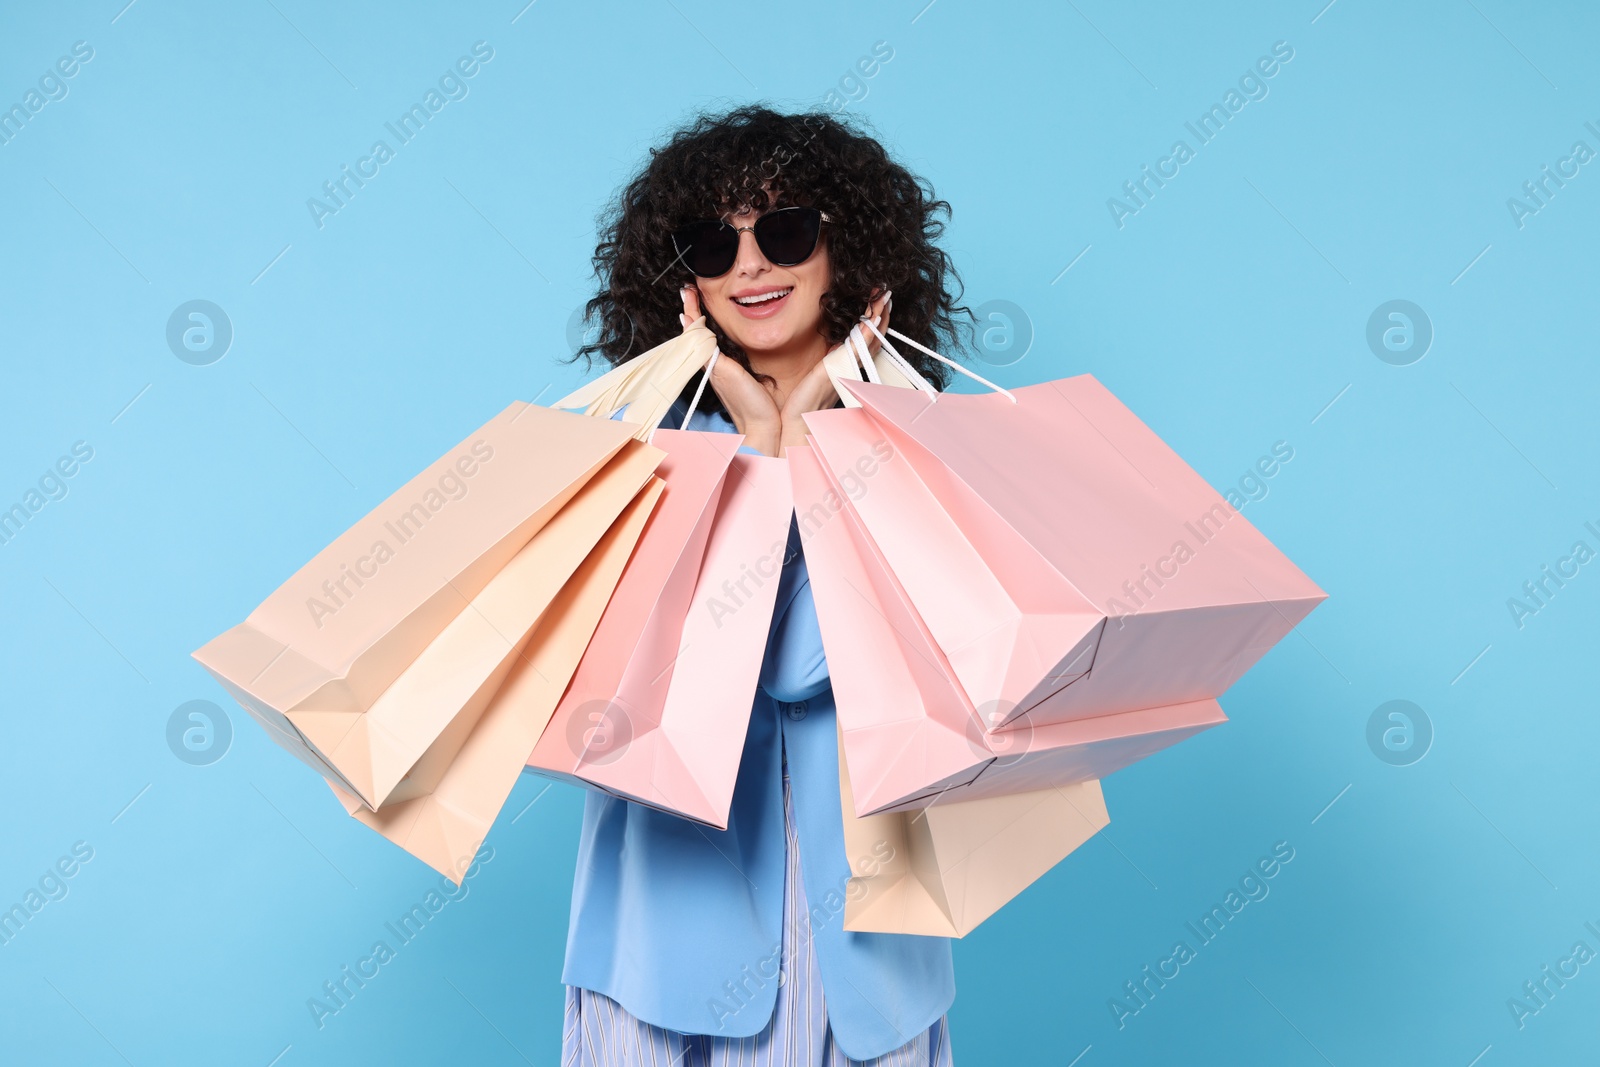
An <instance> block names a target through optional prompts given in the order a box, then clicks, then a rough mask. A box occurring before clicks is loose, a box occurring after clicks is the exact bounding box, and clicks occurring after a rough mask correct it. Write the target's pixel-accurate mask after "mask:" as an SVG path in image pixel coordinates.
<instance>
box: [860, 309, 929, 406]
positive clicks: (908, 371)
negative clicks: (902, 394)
mask: <svg viewBox="0 0 1600 1067" xmlns="http://www.w3.org/2000/svg"><path fill="white" fill-rule="evenodd" d="M861 321H862V322H863V323H865V324H866V327H867V329H869V330H871V331H872V332H873V334H874V335H875V336H876V337H877V338H878V351H879V352H881V353H882V354H883V355H885V356H887V357H888V359H889V362H890V363H893V364H894V365H895V368H896V369H897V370H899V371H900V373H901V374H903V375H905V378H906V381H908V382H910V383H911V384H912V385H913V386H914V387H916V388H917V389H919V390H921V391H922V392H924V393H927V394H928V399H929V400H931V401H933V402H934V403H938V401H939V390H937V389H935V388H934V387H933V383H932V382H930V381H928V379H926V378H924V377H923V376H922V374H921V372H919V371H918V370H917V368H915V367H913V366H912V365H911V362H910V360H908V359H906V357H904V356H902V355H901V354H900V350H899V349H897V348H895V346H894V345H892V344H890V343H889V339H888V338H887V337H885V336H883V334H882V333H881V332H879V330H878V327H877V324H876V323H874V322H873V321H872V320H870V319H866V318H863V319H862V320H861Z"/></svg>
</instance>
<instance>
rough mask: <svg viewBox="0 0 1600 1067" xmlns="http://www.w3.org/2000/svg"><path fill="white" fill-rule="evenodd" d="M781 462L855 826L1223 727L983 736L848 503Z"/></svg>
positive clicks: (1176, 717) (810, 460)
mask: <svg viewBox="0 0 1600 1067" xmlns="http://www.w3.org/2000/svg"><path fill="white" fill-rule="evenodd" d="M786 454H787V456H788V459H789V464H790V476H791V479H792V481H793V483H794V494H795V496H794V500H795V512H796V515H797V517H798V521H799V526H800V536H801V538H802V541H803V543H804V545H805V553H806V565H807V570H808V571H809V573H810V576H811V589H812V594H813V596H814V598H815V600H816V607H817V620H818V624H819V626H820V628H821V631H822V643H823V650H824V652H825V653H826V655H827V657H828V670H829V674H830V675H831V677H832V683H833V692H834V700H835V703H836V705H837V707H838V719H839V726H840V730H841V736H842V738H843V746H844V747H843V752H844V756H845V759H846V761H847V763H848V767H849V775H850V781H851V784H852V789H853V798H854V803H855V814H856V815H857V816H867V815H873V814H877V813H881V812H888V811H903V810H907V809H910V808H915V807H918V806H926V805H928V804H931V803H935V802H955V801H965V800H969V799H978V798H982V797H992V796H1003V795H1009V794H1014V793H1021V792H1027V791H1031V790H1037V789H1042V788H1047V787H1050V786H1058V785H1066V784H1069V783H1073V782H1082V781H1089V780H1094V779H1101V778H1104V777H1105V776H1106V775H1108V774H1110V773H1112V772H1113V771H1116V770H1119V769H1121V768H1122V767H1125V766H1127V765H1128V764H1130V763H1132V762H1134V761H1135V760H1138V759H1142V758H1143V757H1145V756H1147V755H1150V754H1152V753H1154V752H1157V751H1159V750H1161V749H1163V748H1166V747H1168V746H1170V745H1173V744H1176V743H1177V742H1178V741H1181V740H1183V739H1184V738H1187V737H1190V736H1193V735H1194V734H1196V733H1198V732H1199V731H1201V730H1204V729H1206V728H1208V727H1210V726H1214V725H1216V724H1217V723H1220V722H1224V721H1226V717H1225V716H1224V715H1223V714H1222V710H1221V708H1220V707H1218V706H1217V703H1216V701H1215V700H1199V701H1189V702H1182V703H1176V704H1173V705H1167V706H1158V707H1153V708H1142V709H1138V710H1134V711H1126V712H1121V713H1117V714H1108V715H1102V716H1098V717H1095V718H1092V719H1086V720H1083V721H1076V722H1066V723H1060V724H1052V725H1049V726H1042V725H1041V726H1034V725H1032V724H1028V723H1025V724H1023V725H1022V726H1021V727H1020V728H1013V729H1008V730H999V731H991V730H990V729H989V728H988V726H989V724H988V723H987V722H986V721H985V720H984V719H983V717H981V716H980V714H979V711H978V709H977V708H975V707H974V706H973V704H972V701H971V700H970V699H969V698H968V697H967V695H966V693H965V691H964V690H963V689H962V687H961V685H960V684H959V682H958V680H957V678H956V676H955V672H954V670H953V669H952V668H951V665H950V662H949V660H948V658H947V657H946V656H945V655H944V653H943V652H942V651H941V650H940V648H939V646H938V644H937V642H936V641H935V640H934V639H933V635H932V634H931V632H930V631H929V629H928V627H927V626H926V625H925V624H924V622H923V620H922V617H921V616H920V615H919V614H918V612H917V610H916V608H915V607H914V606H913V605H912V603H911V601H910V598H909V597H908V596H907V594H906V592H905V590H904V589H903V588H902V587H901V586H900V584H899V582H898V581H897V579H896V575H895V573H894V572H893V571H891V570H890V568H889V567H888V565H887V563H886V561H885V559H884V557H883V556H882V555H881V554H880V553H879V552H878V551H877V549H876V546H875V545H874V543H873V542H872V541H871V540H870V539H869V538H867V537H866V536H865V534H864V531H863V530H862V529H861V527H860V525H859V524H858V519H857V518H856V516H855V513H854V511H853V508H852V507H851V502H850V496H851V489H850V488H848V487H847V486H846V485H845V484H844V483H834V482H832V481H830V479H829V478H828V474H827V470H826V468H825V467H824V466H823V464H822V462H821V461H820V459H819V458H818V457H817V456H816V455H815V453H814V451H813V450H812V449H809V448H800V447H793V446H791V447H790V448H789V449H788V450H787V453H786ZM866 492H867V494H870V493H871V492H872V490H871V489H868V490H867V491H866ZM858 498H859V494H858Z"/></svg>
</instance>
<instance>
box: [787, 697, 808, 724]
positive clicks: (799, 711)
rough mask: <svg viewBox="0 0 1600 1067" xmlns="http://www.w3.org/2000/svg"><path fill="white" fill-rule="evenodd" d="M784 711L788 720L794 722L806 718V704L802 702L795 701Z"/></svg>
mask: <svg viewBox="0 0 1600 1067" xmlns="http://www.w3.org/2000/svg"><path fill="white" fill-rule="evenodd" d="M785 710H786V712H787V714H788V716H789V718H790V719H792V720H794V721H795V722H799V721H800V720H801V719H803V718H805V717H806V702H805V701H804V700H801V701H797V702H796V703H793V704H790V705H789V706H788V707H787V708H786V709H785Z"/></svg>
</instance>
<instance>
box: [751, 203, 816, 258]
mask: <svg viewBox="0 0 1600 1067" xmlns="http://www.w3.org/2000/svg"><path fill="white" fill-rule="evenodd" d="M755 231H756V241H757V243H758V244H760V246H761V251H762V252H764V253H765V254H766V257H767V258H768V259H770V260H772V262H774V263H776V264H777V265H778V266H780V267H792V266H794V265H795V264H796V263H803V262H805V260H807V259H809V258H810V256H811V253H812V252H814V251H815V250H816V247H817V235H818V234H819V233H821V232H822V213H821V212H820V211H818V210H817V209H816V208H810V207H790V208H781V209H779V210H777V211H771V212H768V213H767V214H765V215H763V216H761V218H760V219H758V220H757V221H756V225H755Z"/></svg>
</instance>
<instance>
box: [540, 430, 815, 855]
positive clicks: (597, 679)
mask: <svg viewBox="0 0 1600 1067" xmlns="http://www.w3.org/2000/svg"><path fill="white" fill-rule="evenodd" d="M652 440H653V442H654V443H655V445H656V446H657V447H660V448H663V449H665V450H666V452H667V459H666V460H664V461H663V462H662V464H661V466H660V468H658V472H657V473H658V474H659V475H660V476H661V477H662V478H664V479H665V481H666V483H667V494H666V497H665V498H664V499H663V501H662V503H661V505H660V507H659V509H658V511H657V514H656V516H655V517H654V518H652V520H651V523H650V525H649V526H648V527H647V528H646V530H645V533H644V537H643V538H642V540H641V541H640V544H639V547H638V549H637V550H636V551H635V553H634V557H633V559H632V560H631V561H630V562H629V564H628V568H627V570H626V571H625V572H624V573H623V577H622V581H621V582H620V583H619V585H618V587H617V590H616V592H615V593H614V594H613V596H612V600H611V603H610V604H609V605H608V606H607V608H606V613H605V615H604V616H603V617H602V618H601V621H600V626H599V628H598V629H597V630H596V632H595V635H594V638H593V640H592V641H591V642H590V644H589V648H588V650H587V651H586V652H585V653H584V657H583V659H582V661H580V663H579V664H578V670H577V673H576V675H575V676H574V677H573V680H572V683H571V685H570V686H569V687H568V689H567V692H566V693H565V694H564V696H563V697H562V700H561V703H560V705H559V706H558V707H557V709H556V712H555V715H554V716H553V717H552V719H551V721H550V725H549V726H548V727H547V728H546V729H545V731H544V734H543V735H542V736H541V737H540V739H539V742H538V744H537V745H535V746H534V749H533V753H532V755H531V756H530V757H529V759H528V766H529V767H531V768H533V769H534V770H536V771H538V772H540V773H542V774H546V775H549V776H551V777H555V778H558V779H562V780H567V781H572V782H576V783H578V784H582V785H586V786H589V787H591V788H597V789H601V790H604V791H606V792H610V793H612V794H614V795H617V796H621V797H624V798H626V799H628V800H632V801H635V802H637V803H641V804H647V805H650V806H653V807H657V808H660V809H662V810H665V811H670V812H673V813H675V814H678V815H682V816H683V817H685V818H689V819H693V820H695V821H698V822H703V823H706V824H708V825H712V826H716V827H718V828H719V829H720V828H725V827H726V826H727V819H728V810H729V807H730V805H731V803H732V799H733V786H734V781H735V779H736V777H737V773H738V766H739V755H740V753H741V751H742V749H743V746H744V736H745V731H746V728H747V727H748V724H749V719H750V708H751V702H752V699H753V697H754V694H755V688H756V684H757V679H758V677H759V673H760V669H761V660H762V655H763V653H764V651H765V645H766V637H767V631H768V629H769V627H770V624H771V618H772V610H773V604H774V600H775V598H776V595H777V574H778V571H779V569H780V568H781V566H782V562H783V554H784V546H785V540H786V535H787V532H788V526H789V518H790V515H791V513H792V512H791V507H792V504H791V496H790V491H789V485H788V471H787V466H786V464H785V463H784V462H783V461H782V460H777V459H770V458H767V457H757V456H735V455H733V453H734V452H735V450H736V449H737V447H738V445H739V443H740V442H741V440H742V438H740V437H738V436H736V435H732V434H714V433H698V432H680V431H659V432H657V433H656V435H655V436H654V438H653V439H652Z"/></svg>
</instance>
